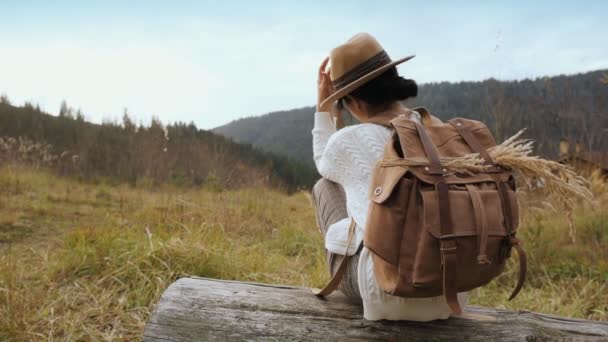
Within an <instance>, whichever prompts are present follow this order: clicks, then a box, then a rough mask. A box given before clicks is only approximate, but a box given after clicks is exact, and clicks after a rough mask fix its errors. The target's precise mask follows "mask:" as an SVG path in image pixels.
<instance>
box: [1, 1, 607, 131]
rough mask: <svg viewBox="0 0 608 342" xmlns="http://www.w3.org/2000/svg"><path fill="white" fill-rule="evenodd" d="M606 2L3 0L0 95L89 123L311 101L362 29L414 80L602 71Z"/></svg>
mask: <svg viewBox="0 0 608 342" xmlns="http://www.w3.org/2000/svg"><path fill="white" fill-rule="evenodd" d="M607 14H608V2H602V3H599V2H593V1H579V2H577V3H576V4H571V3H562V2H548V1H539V2H535V3H532V4H529V3H526V2H521V1H511V2H503V3H486V2H481V1H469V2H467V3H466V4H454V3H452V2H438V3H434V4H433V5H431V4H428V3H424V2H418V1H413V2H409V3H408V4H404V3H402V2H394V1H390V2H384V3H382V4H377V3H373V2H365V1H354V2H349V3H348V4H345V5H340V4H337V3H332V4H329V5H322V3H320V2H309V3H306V4H302V3H298V2H273V1H263V2H260V3H256V4H255V6H254V5H252V4H248V3H246V2H241V1H233V2H230V3H227V2H213V1H206V2H196V1H179V2H171V3H168V2H162V1H132V2H129V4H123V3H122V2H118V1H107V2H105V3H104V4H102V5H92V4H83V3H81V2H77V1H58V2H55V3H53V4H47V3H45V2H42V1H20V2H18V3H2V4H0V41H2V42H3V44H0V94H6V95H7V96H8V97H9V99H10V100H11V101H12V102H13V103H14V104H17V105H21V104H23V103H24V102H25V101H29V102H32V103H34V104H39V105H40V107H41V108H42V109H43V110H44V111H46V112H49V113H51V114H55V115H56V114H57V113H58V111H59V107H60V103H61V101H62V100H65V101H67V103H68V104H69V105H70V106H72V107H74V108H76V109H78V108H80V109H81V110H82V111H83V113H84V114H85V117H86V118H87V120H90V121H92V122H97V123H99V122H101V121H102V120H103V119H109V120H113V119H120V117H121V116H122V113H123V110H124V108H128V110H129V113H130V115H131V116H132V117H133V118H134V119H135V120H136V121H138V122H140V121H143V122H147V121H148V120H149V119H150V117H151V116H153V115H154V116H156V117H158V118H159V119H160V120H162V121H163V122H165V123H171V122H176V121H183V122H190V121H193V122H194V123H196V124H197V126H198V127H200V128H205V129H211V128H214V127H217V126H221V125H224V124H226V123H228V122H230V121H232V120H235V119H239V118H243V117H251V116H258V115H262V114H265V113H270V112H276V111H280V110H288V109H293V108H301V107H305V106H311V105H314V101H315V98H316V94H315V91H316V69H317V67H318V64H319V62H320V61H321V59H322V58H323V57H324V56H325V55H327V53H328V52H329V50H330V49H331V48H333V47H335V46H336V45H339V44H341V43H343V42H344V41H346V40H347V39H348V38H349V37H350V36H351V35H352V34H354V33H356V32H360V31H367V32H370V33H372V34H373V35H374V36H376V37H377V38H378V40H379V41H380V43H381V44H382V45H383V46H384V47H385V49H386V50H387V52H388V53H389V55H391V57H393V58H398V57H400V56H404V55H408V54H416V55H417V57H416V58H414V59H413V60H412V61H410V62H407V63H405V64H403V65H401V66H400V67H399V71H400V73H401V74H402V75H404V76H405V77H409V78H413V79H415V80H416V81H417V82H418V83H420V84H423V83H430V82H442V81H448V82H460V81H481V80H484V79H488V78H495V79H499V80H521V79H525V78H532V79H533V78H538V77H545V76H556V75H561V74H576V73H583V72H588V71H593V70H598V69H606V68H608V44H605V45H604V46H602V45H600V44H601V42H602V41H605V38H604V37H603V35H604V34H605V32H608V23H607V22H606V20H604V18H603V17H604V16H605V15H607Z"/></svg>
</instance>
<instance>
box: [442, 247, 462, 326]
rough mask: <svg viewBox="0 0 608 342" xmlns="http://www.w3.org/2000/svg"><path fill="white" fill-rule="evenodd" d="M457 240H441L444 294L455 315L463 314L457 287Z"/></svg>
mask: <svg viewBox="0 0 608 342" xmlns="http://www.w3.org/2000/svg"><path fill="white" fill-rule="evenodd" d="M456 249H457V246H456V241H454V240H453V239H449V240H441V263H442V264H443V296H444V297H445V301H446V303H447V304H448V307H449V308H450V310H451V311H452V313H453V314H454V315H461V314H462V308H461V307H460V303H458V295H457V289H456V266H457V259H456Z"/></svg>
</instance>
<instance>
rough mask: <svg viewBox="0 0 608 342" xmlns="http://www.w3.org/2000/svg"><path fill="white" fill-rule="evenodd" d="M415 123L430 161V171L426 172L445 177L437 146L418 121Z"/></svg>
mask: <svg viewBox="0 0 608 342" xmlns="http://www.w3.org/2000/svg"><path fill="white" fill-rule="evenodd" d="M414 123H415V124H416V131H418V136H419V137H420V142H421V143H422V148H423V149H424V153H425V154H426V156H427V158H428V159H429V166H428V168H429V169H428V170H426V169H425V171H426V172H427V173H428V174H431V175H443V167H442V166H441V161H440V160H439V153H438V152H437V147H435V144H433V141H432V140H431V138H429V136H428V134H427V133H426V130H425V129H424V127H422V125H421V124H420V123H419V122H418V121H414Z"/></svg>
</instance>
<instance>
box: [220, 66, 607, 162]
mask: <svg viewBox="0 0 608 342" xmlns="http://www.w3.org/2000/svg"><path fill="white" fill-rule="evenodd" d="M606 83H608V71H606V70H598V71H593V72H587V73H583V74H577V75H569V76H563V75H562V76H555V77H544V78H537V79H534V80H529V79H526V80H521V81H497V80H494V79H489V80H485V81H482V82H459V83H449V82H441V83H430V84H423V85H421V86H420V88H419V96H418V97H417V98H416V99H412V100H410V101H408V103H407V105H408V106H419V105H423V106H425V107H426V108H427V109H429V110H430V111H431V112H432V113H433V114H435V115H436V116H438V117H439V118H441V119H447V118H450V117H453V116H463V117H468V118H472V119H478V120H482V121H484V122H486V123H487V124H488V126H489V127H490V128H491V129H492V130H493V131H494V133H495V134H496V139H497V140H499V141H500V140H503V139H505V138H507V137H509V136H510V135H511V134H513V133H515V132H517V131H518V130H519V129H521V128H524V127H525V128H528V132H527V137H528V138H532V139H534V140H535V141H536V148H537V153H539V154H541V155H543V156H546V157H550V158H554V157H556V156H557V153H558V145H559V141H560V140H561V139H569V140H571V141H576V142H579V143H581V144H582V146H583V148H585V149H586V150H604V151H605V150H608V84H606ZM313 112H314V107H305V108H299V109H294V110H290V111H282V112H274V113H270V114H267V115H263V116H258V117H249V118H244V119H240V120H236V121H233V122H231V123H229V124H227V125H225V126H221V127H218V128H216V129H214V131H215V132H217V133H220V134H223V135H226V136H228V137H232V138H233V139H235V140H236V141H240V142H247V143H251V144H253V145H254V146H257V147H259V148H261V149H264V150H266V151H272V152H275V153H278V154H282V155H289V156H292V157H293V158H297V159H298V160H300V161H303V162H306V163H308V164H309V165H312V146H311V134H310V131H311V129H312V125H313Z"/></svg>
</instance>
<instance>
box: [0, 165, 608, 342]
mask: <svg viewBox="0 0 608 342" xmlns="http://www.w3.org/2000/svg"><path fill="white" fill-rule="evenodd" d="M591 184H592V189H594V191H595V192H596V198H597V201H598V208H600V210H597V209H595V210H594V209H591V208H590V207H578V208H577V209H576V210H575V213H574V219H575V221H576V223H577V226H578V227H579V230H578V241H577V243H576V244H573V243H572V242H571V241H570V239H569V237H568V224H567V222H566V220H565V219H564V216H563V215H562V214H559V213H556V212H555V211H556V210H554V209H551V205H550V204H549V203H545V202H543V200H540V199H539V198H533V196H532V195H529V196H528V197H529V198H528V199H527V200H526V202H525V203H526V204H525V207H526V208H529V210H526V212H525V213H524V214H525V215H524V219H523V222H522V224H521V228H520V232H521V235H522V236H523V240H524V241H525V245H524V246H525V247H526V250H527V251H528V254H529V258H530V261H529V266H530V273H529V281H528V283H527V284H526V286H525V287H524V290H523V291H522V293H520V295H519V296H518V298H516V299H515V300H513V301H512V302H507V301H506V299H507V297H508V293H509V292H510V291H511V289H512V287H513V286H514V285H515V276H516V274H515V273H516V270H517V268H516V267H510V268H509V270H508V271H507V272H506V273H505V274H504V275H503V276H501V277H500V278H499V279H497V281H494V282H493V283H492V284H490V285H489V286H487V287H484V288H483V289H480V290H479V291H476V293H477V295H475V296H473V302H474V303H478V304H483V305H488V306H498V307H507V308H512V309H526V310H532V311H541V312H548V313H553V314H559V315H567V316H574V317H583V318H588V319H599V320H608V306H607V305H608V289H606V286H607V285H606V283H607V282H608V213H607V211H606V210H605V209H606V208H607V207H608V200H607V194H608V192H607V191H606V190H607V186H606V183H605V182H604V181H603V180H599V179H597V180H594V181H592V182H591ZM602 209H603V210H602ZM514 261H515V260H511V262H514ZM325 272H326V269H325V264H324V254H323V249H322V242H321V237H320V234H319V232H318V231H317V228H316V225H315V219H314V213H313V211H312V209H311V206H310V201H309V199H308V198H307V195H306V194H305V193H298V194H295V195H293V196H287V195H285V194H283V193H279V192H275V191H272V190H269V189H246V190H241V191H230V192H216V191H212V190H200V191H183V190H177V189H174V188H170V187H167V188H163V189H155V190H154V191H151V190H134V189H130V188H128V187H110V186H104V185H97V186H94V185H86V184H81V183H77V182H75V181H70V180H66V179H61V178H57V177H53V176H51V175H50V174H48V173H44V172H42V171H34V170H31V169H23V168H1V169H0V340H4V339H7V340H15V341H22V340H41V339H47V340H136V339H138V338H139V337H140V336H141V333H142V331H143V327H144V325H145V322H146V320H147V318H148V316H149V314H150V312H151V310H152V309H153V305H154V303H155V302H156V301H157V300H158V298H159V296H160V294H161V293H162V291H163V290H164V289H165V288H166V287H167V286H168V285H169V284H170V283H171V282H172V281H174V280H175V279H176V278H178V277H179V276H182V275H197V276H204V277H213V278H223V279H239V280H247V281H259V282H268V283H283V284H293V285H302V286H320V285H322V284H323V283H324V281H325V280H326V274H325Z"/></svg>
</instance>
